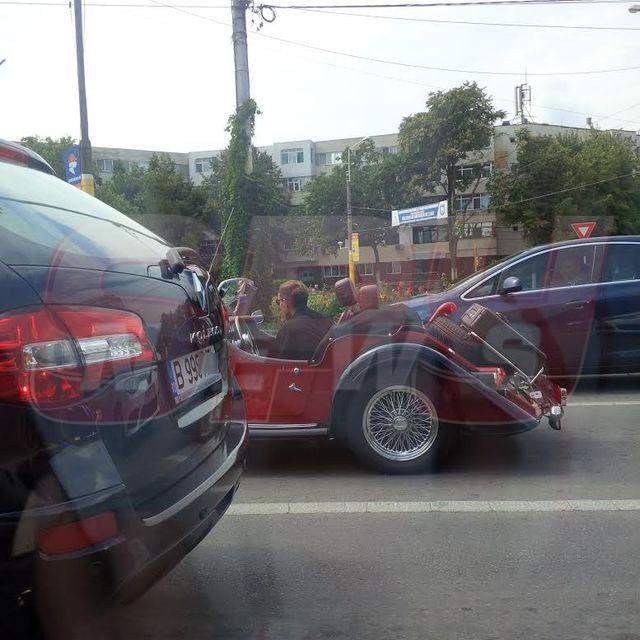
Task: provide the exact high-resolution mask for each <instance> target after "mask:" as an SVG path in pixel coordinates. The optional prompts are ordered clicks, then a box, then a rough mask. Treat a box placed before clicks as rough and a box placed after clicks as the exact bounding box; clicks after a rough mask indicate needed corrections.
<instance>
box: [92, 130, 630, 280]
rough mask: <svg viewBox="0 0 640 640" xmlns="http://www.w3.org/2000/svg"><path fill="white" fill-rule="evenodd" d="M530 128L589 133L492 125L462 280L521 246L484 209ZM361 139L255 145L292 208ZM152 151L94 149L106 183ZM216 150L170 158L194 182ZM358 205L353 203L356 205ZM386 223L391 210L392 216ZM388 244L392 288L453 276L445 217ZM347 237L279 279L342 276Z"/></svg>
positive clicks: (468, 167)
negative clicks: (495, 175)
mask: <svg viewBox="0 0 640 640" xmlns="http://www.w3.org/2000/svg"><path fill="white" fill-rule="evenodd" d="M525 127H526V128H527V129H528V130H529V131H531V133H532V134H534V135H560V134H567V133H575V134H577V135H581V136H586V135H588V133H589V129H587V128H579V127H565V126H561V125H552V124H527V125H521V124H510V123H508V122H505V123H503V124H502V125H499V126H496V127H495V129H494V134H493V137H492V140H491V143H490V145H489V146H488V147H487V148H486V149H485V150H484V151H483V152H482V155H481V157H480V158H477V157H476V158H474V159H473V163H474V164H475V165H477V164H478V162H479V163H480V164H481V177H480V181H479V183H478V185H477V188H476V189H475V191H474V192H473V193H466V194H461V195H460V196H459V197H458V199H457V201H456V203H454V206H455V207H456V208H457V209H465V208H466V210H467V211H468V212H469V214H470V217H469V219H468V220H467V222H466V224H465V225H464V226H463V229H462V237H461V239H460V240H459V242H458V271H459V273H460V274H461V275H464V274H466V273H471V272H472V271H473V270H474V269H476V268H478V267H480V268H483V267H485V266H487V265H488V264H489V263H490V262H492V261H494V260H496V259H499V258H501V257H504V256H508V255H511V254H512V253H515V252H517V251H520V250H522V249H523V248H524V240H523V235H522V231H521V229H519V228H518V227H517V226H504V225H500V224H498V223H497V221H496V216H495V214H493V213H491V212H490V211H489V196H488V194H487V182H488V179H489V178H490V176H491V174H492V172H493V171H495V170H504V169H507V168H508V167H509V166H510V165H511V164H513V163H514V162H515V161H516V139H517V138H516V137H517V133H518V131H519V130H521V129H523V128H525ZM615 132H616V133H618V134H620V135H625V136H629V137H631V138H633V139H634V140H635V141H636V143H637V144H638V146H639V147H640V134H639V133H638V132H634V131H622V130H615ZM368 139H369V140H371V141H372V142H373V144H374V147H375V148H376V150H378V151H379V153H381V154H388V153H396V152H397V151H398V135H397V134H395V133H391V134H384V135H374V136H369V137H368ZM361 140H362V137H354V138H340V139H334V140H320V141H313V140H294V141H285V142H276V143H274V144H272V145H269V146H265V147H260V149H261V150H262V151H264V152H266V153H268V154H269V155H270V156H271V158H272V159H273V162H274V163H275V164H276V166H278V168H279V169H280V172H281V173H282V178H283V183H284V185H285V186H286V188H287V189H288V190H289V191H290V192H291V197H292V202H293V203H294V204H300V203H301V202H302V201H303V193H302V192H303V189H304V187H305V186H306V185H307V183H308V182H309V181H310V180H312V179H313V178H314V177H316V176H318V175H321V174H323V173H326V172H329V171H331V170H332V168H333V167H334V166H336V165H339V164H341V163H342V162H343V152H344V150H345V149H346V148H347V147H353V146H354V145H356V144H357V143H359V142H360V141H361ZM154 153H157V152H153V151H139V150H134V149H109V148H100V147H97V148H95V149H94V157H95V158H96V161H97V163H98V168H99V170H100V172H101V175H102V176H103V177H105V178H108V176H109V173H110V171H112V169H113V162H115V160H122V161H123V162H125V163H129V166H131V165H132V164H136V165H137V166H139V167H142V168H145V166H148V162H149V159H150V158H151V156H152V155H153V154H154ZM221 153H222V150H221V149H211V150H204V151H191V152H188V153H170V154H169V155H170V156H171V157H172V158H173V159H174V161H175V162H176V165H177V166H178V167H179V168H180V170H182V171H184V172H185V174H188V175H189V177H190V178H191V179H192V180H193V182H194V183H195V184H201V182H202V180H203V179H204V178H205V177H206V176H207V175H210V174H211V170H212V162H213V159H214V158H216V157H219V156H220V154H221ZM474 170H475V169H474V167H473V166H472V164H471V163H468V164H465V163H462V164H461V165H460V166H459V168H458V172H459V174H460V176H464V175H467V174H471V173H472V172H473V171H474ZM443 197H444V194H443V193H442V192H439V191H435V192H434V193H432V194H431V195H430V197H429V199H430V200H432V201H437V200H441V199H443ZM356 204H357V203H356ZM388 224H389V225H391V212H389V222H388ZM393 237H394V240H393V242H389V243H387V244H385V245H384V246H380V247H379V248H378V253H379V263H380V273H381V275H382V277H383V278H384V279H385V280H387V281H389V282H399V281H403V282H409V283H415V284H416V285H425V284H427V285H429V286H431V283H433V282H435V281H436V280H438V279H440V278H441V276H442V274H448V273H449V272H450V264H449V244H448V237H447V225H446V219H436V220H432V221H429V222H423V223H410V224H402V225H399V226H398V227H397V235H394V236H393ZM346 245H347V242H346V238H345V241H344V242H343V243H342V246H338V247H336V251H335V252H329V253H327V254H320V253H316V254H314V255H306V256H303V255H299V254H297V253H296V252H295V251H294V250H293V249H291V250H289V251H287V252H286V254H285V255H284V256H283V259H282V263H281V265H280V266H279V270H280V274H281V275H282V277H291V278H294V277H295V278H300V279H302V280H305V281H307V282H309V283H313V284H318V285H331V284H332V283H334V282H335V281H336V280H337V279H339V278H340V277H344V276H345V274H346V272H347V250H346V248H345V247H346ZM374 263H375V259H374V254H373V250H372V248H371V247H366V246H363V247H361V249H360V262H359V265H358V271H359V273H360V278H361V280H362V281H363V282H371V281H374V280H375V275H374Z"/></svg>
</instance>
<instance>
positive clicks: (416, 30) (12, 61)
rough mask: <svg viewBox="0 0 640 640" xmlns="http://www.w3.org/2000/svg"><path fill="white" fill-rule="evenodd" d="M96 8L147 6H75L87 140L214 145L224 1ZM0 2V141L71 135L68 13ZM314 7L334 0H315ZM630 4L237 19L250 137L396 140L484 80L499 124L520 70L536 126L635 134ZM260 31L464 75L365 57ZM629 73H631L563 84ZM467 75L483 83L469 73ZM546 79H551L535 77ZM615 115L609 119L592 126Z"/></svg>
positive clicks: (226, 99) (74, 103)
mask: <svg viewBox="0 0 640 640" xmlns="http://www.w3.org/2000/svg"><path fill="white" fill-rule="evenodd" d="M14 1H16V0H14ZM17 1H20V0H17ZM22 1H23V2H25V3H26V2H29V1H32V0H22ZM49 1H51V2H56V1H57V0H49ZM97 1H101V2H103V3H110V4H117V3H123V2H125V3H126V2H134V1H135V2H137V3H140V4H148V5H150V6H151V7H152V8H142V7H138V8H125V7H113V6H110V7H99V6H86V7H85V19H84V37H85V54H86V55H85V66H86V81H87V100H88V110H89V131H90V138H91V142H92V144H93V145H94V146H107V147H125V148H136V149H152V150H164V151H197V150H207V149H219V148H222V147H224V146H225V145H226V143H227V139H228V136H227V133H226V132H225V125H226V122H227V119H228V117H229V115H230V114H231V113H232V112H233V110H234V100H235V93H234V75H233V50H232V44H231V28H230V26H229V24H230V22H231V10H230V8H229V7H228V6H223V5H227V4H228V0H162V2H161V4H162V5H164V6H160V4H159V1H160V0H156V1H155V2H154V0H86V2H87V3H89V4H90V3H91V2H97ZM363 1H366V0H358V3H361V2H363ZM5 2H6V0H0V60H2V59H3V58H5V59H6V62H5V63H4V64H3V65H0V138H5V139H10V140H17V139H19V138H21V137H23V136H26V135H35V134H38V135H41V136H52V137H59V136H63V135H71V136H74V137H76V138H77V137H78V136H79V116H78V99H77V81H76V62H75V41H74V31H73V19H72V14H71V11H70V9H69V7H68V6H66V5H61V6H26V5H24V4H20V5H15V4H12V5H8V4H5ZM169 2H170V3H171V5H172V6H173V7H181V6H183V7H184V5H185V4H188V5H195V4H209V5H218V6H220V7H221V8H219V9H205V8H200V7H199V8H189V9H183V10H180V11H178V10H176V9H175V8H171V7H170V6H166V5H167V4H168V3H169ZM291 3H292V4H312V1H311V0H291ZM327 3H328V4H334V3H333V2H323V4H327ZM341 3H342V4H347V2H345V0H338V2H335V4H341ZM350 3H351V4H354V0H351V2H350ZM316 4H318V3H317V2H316ZM631 4H632V3H628V4H625V3H609V4H591V5H575V6H566V5H560V6H549V5H542V6H502V7H487V6H474V7H472V6H465V7H445V8H419V9H415V8H412V9H399V8H395V9H360V10H357V11H356V10H351V12H354V11H355V12H356V13H360V14H366V15H376V16H377V17H375V18H371V17H364V16H362V15H360V16H353V15H336V13H335V12H332V13H319V12H317V11H316V12H313V11H311V10H304V11H300V10H290V9H281V10H278V11H277V13H276V18H275V21H273V22H272V23H265V24H264V25H263V26H262V27H261V28H260V29H258V22H259V20H256V21H253V20H252V19H251V18H249V19H248V24H247V28H248V30H249V45H248V46H249V61H250V73H251V93H252V96H253V97H254V98H255V100H256V101H257V103H258V106H259V108H260V110H261V112H262V113H261V115H260V116H259V117H258V120H257V123H256V135H255V143H256V144H258V145H268V144H272V143H273V142H276V141H288V140H292V141H293V140H303V139H311V140H325V139H331V138H342V137H356V136H365V135H374V134H382V133H392V132H396V131H397V130H398V126H399V124H400V122H401V120H402V118H403V117H405V116H407V115H409V114H411V113H415V112H417V111H421V110H423V109H424V104H425V100H426V98H427V95H428V93H429V91H433V90H437V89H447V88H451V87H453V86H456V85H459V84H461V83H462V82H464V81H466V80H474V81H476V82H478V83H479V84H480V85H481V86H483V87H485V88H486V90H487V91H488V93H489V94H490V95H491V96H492V97H493V99H494V102H495V106H496V107H499V108H501V109H504V110H505V111H506V112H507V118H509V117H513V115H514V114H513V112H514V100H513V94H514V87H515V86H516V85H517V84H520V83H522V82H524V81H525V73H527V74H528V75H527V76H526V79H528V81H529V83H530V85H531V87H532V109H531V111H532V115H533V118H534V121H536V122H547V123H553V124H565V125H574V126H584V124H585V120H586V116H587V115H591V116H592V117H593V119H594V122H595V124H596V125H597V126H599V127H601V128H613V127H615V128H625V129H631V130H638V129H640V13H635V14H631V13H629V12H628V7H629V6H631ZM336 11H339V12H342V13H343V14H344V13H348V12H349V11H348V10H346V9H339V10H336ZM194 14H195V15H194ZM248 15H249V16H253V14H248ZM380 16H396V17H402V18H406V19H405V20H387V19H383V18H381V17H380ZM409 18H412V19H421V20H422V21H411V20H407V19H409ZM424 20H455V21H482V22H503V23H504V22H511V23H534V24H541V25H550V24H554V25H573V26H597V27H626V28H636V29H637V30H634V31H632V30H629V31H613V30H575V29H564V28H563V29H559V28H525V27H504V26H480V25H468V24H447V23H434V22H425V21H424ZM214 21H215V22H214ZM218 22H221V23H226V24H218ZM274 38H283V39H286V40H291V41H295V42H298V43H303V44H307V45H311V46H314V47H320V48H323V49H331V50H334V51H342V52H347V53H350V54H354V55H357V56H364V57H373V58H377V59H379V60H383V59H384V60H390V61H397V62H401V63H404V64H408V65H417V66H429V67H440V68H442V67H446V68H448V69H460V70H463V71H464V72H463V73H454V72H452V71H436V70H433V69H423V68H410V67H407V66H399V65H392V64H383V63H381V62H373V61H365V60H361V59H356V58H350V57H347V56H342V55H337V54H335V53H327V52H322V51H317V50H313V49H309V48H307V47H301V46H296V45H292V44H288V43H284V42H281V41H278V40H276V39H274ZM634 66H637V67H639V68H638V69H634V70H630V71H623V72H616V73H607V74H589V75H575V72H579V71H592V70H603V69H614V68H620V67H634ZM478 71H489V72H491V73H492V74H495V75H487V74H482V75H480V74H475V73H473V72H478ZM549 73H551V74H557V73H563V74H564V75H536V74H549ZM509 74H513V75H509ZM629 107H632V108H629ZM622 110H624V111H622ZM616 112H620V113H617V115H615V117H613V118H605V116H608V115H611V114H616Z"/></svg>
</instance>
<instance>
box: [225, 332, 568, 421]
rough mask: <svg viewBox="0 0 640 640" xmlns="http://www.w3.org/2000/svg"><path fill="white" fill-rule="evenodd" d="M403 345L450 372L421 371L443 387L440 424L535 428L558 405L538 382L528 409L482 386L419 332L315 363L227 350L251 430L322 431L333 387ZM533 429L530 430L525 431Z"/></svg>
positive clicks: (463, 364) (357, 339) (335, 344)
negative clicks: (372, 356)
mask: <svg viewBox="0 0 640 640" xmlns="http://www.w3.org/2000/svg"><path fill="white" fill-rule="evenodd" d="M392 344H398V345H404V346H405V347H407V349H409V350H415V351H416V352H425V349H426V350H429V351H430V352H436V354H437V357H439V358H443V357H444V358H445V359H446V360H447V361H448V362H449V363H450V365H451V367H450V369H449V370H447V371H446V372H443V371H442V370H438V371H436V370H435V369H434V370H433V371H432V372H430V371H428V370H425V371H423V372H422V373H421V375H434V376H437V377H438V379H439V382H440V384H441V389H442V393H441V396H440V397H441V403H440V404H439V418H440V419H441V420H442V421H443V422H447V423H453V424H460V425H465V426H469V427H474V426H481V425H482V426H486V425H515V426H516V429H517V426H518V425H519V424H521V423H523V422H526V421H532V420H533V421H536V424H537V421H538V420H539V418H540V417H541V415H542V413H543V412H544V411H545V410H547V409H548V408H549V407H550V405H551V404H553V403H557V404H559V403H560V391H559V388H556V385H553V384H551V383H549V382H548V381H547V380H546V379H545V378H544V377H543V376H540V378H539V380H538V381H537V384H536V388H537V389H539V390H541V391H542V396H543V397H542V399H541V400H539V401H536V402H534V401H532V400H531V399H530V398H528V397H526V396H525V394H523V393H520V392H518V391H517V390H515V389H503V390H502V391H501V392H500V393H499V392H498V390H496V389H495V388H491V387H490V386H488V385H487V384H485V383H483V382H480V381H479V379H478V377H477V376H476V374H477V373H479V372H480V369H479V368H478V367H475V366H474V365H473V364H471V363H470V362H468V361H466V360H464V359H463V358H462V357H460V356H458V355H457V354H456V353H454V352H453V351H451V350H450V349H448V348H447V347H445V346H444V345H442V344H441V343H439V342H437V341H436V340H434V339H433V338H432V337H431V336H429V335H428V334H427V333H426V332H423V331H420V330H419V329H418V328H409V327H402V328H400V329H399V330H398V331H396V332H395V333H394V334H393V335H373V334H363V335H359V334H347V335H343V336H340V337H338V338H335V339H333V340H330V341H328V343H327V346H326V348H325V349H324V352H323V353H322V354H321V355H320V357H319V358H318V359H317V361H315V362H314V361H311V362H308V361H303V360H279V359H274V358H267V357H263V356H258V355H254V354H250V353H247V352H245V351H242V350H241V349H239V348H237V347H233V346H232V347H231V348H230V363H231V367H232V370H233V373H234V375H235V376H236V378H237V380H238V383H239V385H240V387H241V388H242V391H243V395H244V397H245V402H246V409H247V420H248V422H249V424H250V425H254V426H262V425H264V426H267V425H282V426H284V425H297V426H303V425H308V426H315V425H327V426H330V425H331V422H332V416H331V412H332V403H333V399H334V393H335V390H336V388H337V386H338V385H339V384H340V383H341V382H343V376H345V372H346V371H347V369H348V367H349V365H351V363H353V362H354V361H355V360H356V359H357V358H358V357H359V356H361V355H364V354H367V352H370V351H372V350H374V349H376V348H379V347H384V346H385V345H392ZM527 428H531V426H529V427H527Z"/></svg>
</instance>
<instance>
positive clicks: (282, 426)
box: [249, 422, 318, 431]
mask: <svg viewBox="0 0 640 640" xmlns="http://www.w3.org/2000/svg"><path fill="white" fill-rule="evenodd" d="M317 426H318V423H317V422H300V423H292V424H277V423H276V424H273V423H272V424H269V423H251V424H249V431H253V430H254V429H264V430H265V431H279V430H281V429H313V427H317Z"/></svg>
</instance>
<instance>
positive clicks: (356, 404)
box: [343, 371, 454, 475]
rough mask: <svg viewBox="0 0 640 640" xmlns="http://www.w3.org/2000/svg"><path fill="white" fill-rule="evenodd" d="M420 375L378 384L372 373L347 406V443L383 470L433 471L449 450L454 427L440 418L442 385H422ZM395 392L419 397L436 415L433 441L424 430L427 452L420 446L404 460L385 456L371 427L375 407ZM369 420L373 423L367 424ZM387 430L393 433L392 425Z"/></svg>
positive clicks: (396, 378)
mask: <svg viewBox="0 0 640 640" xmlns="http://www.w3.org/2000/svg"><path fill="white" fill-rule="evenodd" d="M426 376H428V374H426V372H425V373H424V377H426ZM416 377H417V376H416V371H412V372H410V375H409V376H408V377H407V376H397V377H395V378H389V379H388V380H385V381H384V382H383V383H382V384H376V382H375V378H376V377H375V376H373V375H371V376H368V377H367V378H365V379H364V381H363V383H362V385H361V388H360V390H359V392H358V393H357V395H356V396H355V397H354V398H353V400H352V401H351V402H350V403H349V405H348V406H347V407H346V411H345V413H346V415H344V416H343V419H345V420H346V424H345V431H344V436H345V439H346V443H347V445H348V446H349V448H350V449H351V450H352V451H353V453H354V454H355V455H356V456H357V457H358V458H359V459H360V460H361V461H362V462H363V463H364V464H365V465H367V466H368V467H370V468H371V469H374V470H376V471H378V472H380V473H386V474H396V475H399V474H414V473H423V472H425V471H431V470H434V469H436V468H437V466H438V465H439V464H440V462H442V460H443V459H444V457H445V456H446V454H447V452H448V450H449V446H450V444H451V440H452V436H453V432H454V430H453V429H452V428H450V427H448V426H447V425H446V424H443V423H442V422H441V421H440V420H439V419H438V409H437V406H438V404H439V401H440V400H439V385H438V384H437V383H436V382H435V381H432V382H431V383H430V384H429V383H424V382H421V383H420V384H418V383H417V381H416ZM378 379H380V376H379V377H378ZM394 392H398V393H403V394H406V397H413V398H415V402H416V406H424V407H428V409H429V410H430V411H431V412H432V414H433V415H432V420H431V430H432V432H433V431H434V435H433V438H432V440H431V441H430V442H428V441H429V439H430V438H431V435H429V436H427V435H426V434H424V431H423V434H424V437H425V440H426V441H425V442H424V443H423V444H424V446H425V448H424V451H422V450H421V449H420V448H419V447H416V450H415V451H414V452H409V453H408V454H407V457H406V459H402V460H400V459H393V455H392V454H390V455H387V456H385V455H384V454H383V452H382V450H381V449H383V448H382V447H380V442H378V443H377V444H378V449H376V448H375V445H376V441H375V438H374V437H373V436H372V433H371V428H370V424H371V413H372V409H374V408H375V407H376V406H377V404H378V403H379V402H380V401H381V399H383V398H387V397H389V396H390V395H391V394H393V393H394ZM372 403H373V404H372ZM425 415H426V414H425ZM368 419H369V423H367V420H368ZM407 428H409V427H405V430H406V429H407ZM387 431H388V432H389V433H393V432H391V431H390V428H389V429H387ZM412 437H413V434H412ZM427 445H428V446H427ZM412 456H413V457H412Z"/></svg>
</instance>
